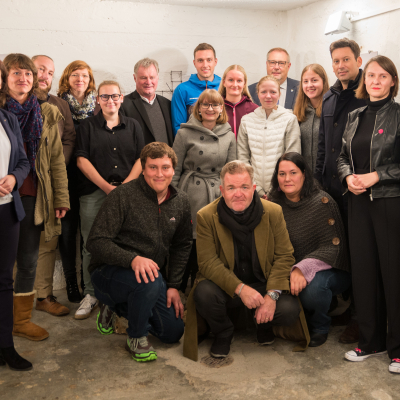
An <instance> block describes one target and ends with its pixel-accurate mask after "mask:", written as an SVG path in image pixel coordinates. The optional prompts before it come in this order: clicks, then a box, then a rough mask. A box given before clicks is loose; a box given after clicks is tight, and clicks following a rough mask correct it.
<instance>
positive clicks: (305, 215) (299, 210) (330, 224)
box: [275, 190, 350, 272]
mask: <svg viewBox="0 0 400 400" xmlns="http://www.w3.org/2000/svg"><path fill="white" fill-rule="evenodd" d="M275 202H276V203H278V204H279V205H280V206H281V207H282V211H283V215H284V217H285V221H286V227H287V230H288V232H289V237H290V241H291V242H292V245H293V248H294V257H295V259H296V264H297V263H299V262H300V261H302V260H304V259H306V258H314V259H317V260H321V261H323V262H325V263H326V264H328V265H330V266H331V267H333V268H338V269H341V270H343V271H347V272H350V266H349V258H348V249H347V241H346V236H345V231H344V227H343V222H342V220H341V217H340V213H339V208H338V206H337V204H336V203H335V201H334V200H333V199H332V197H330V196H329V194H328V193H325V192H324V191H322V190H319V191H318V192H316V193H314V194H312V195H311V196H310V197H307V198H303V199H301V200H300V201H298V202H291V201H290V200H288V199H287V198H286V196H285V195H284V194H283V193H282V194H281V195H280V197H279V198H278V199H277V200H276V201H275Z"/></svg>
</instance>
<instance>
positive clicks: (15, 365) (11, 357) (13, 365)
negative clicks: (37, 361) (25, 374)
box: [0, 346, 32, 371]
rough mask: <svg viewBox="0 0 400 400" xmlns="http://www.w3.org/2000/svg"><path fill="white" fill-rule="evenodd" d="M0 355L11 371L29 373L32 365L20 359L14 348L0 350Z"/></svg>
mask: <svg viewBox="0 0 400 400" xmlns="http://www.w3.org/2000/svg"><path fill="white" fill-rule="evenodd" d="M0 355H1V357H3V360H4V362H5V363H6V364H7V365H8V367H9V368H10V369H12V370H13V371H30V370H31V369H32V364H31V363H30V362H29V361H28V360H25V358H22V357H21V356H20V355H19V354H18V353H17V351H16V350H15V348H14V346H11V347H7V348H5V349H0Z"/></svg>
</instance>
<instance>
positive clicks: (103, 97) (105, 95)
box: [99, 93, 122, 101]
mask: <svg viewBox="0 0 400 400" xmlns="http://www.w3.org/2000/svg"><path fill="white" fill-rule="evenodd" d="M121 96H122V94H118V93H114V94H102V95H100V96H99V97H100V98H101V99H102V100H103V101H108V99H109V98H110V97H111V98H112V99H113V100H114V101H117V100H118V99H119V98H120V97H121Z"/></svg>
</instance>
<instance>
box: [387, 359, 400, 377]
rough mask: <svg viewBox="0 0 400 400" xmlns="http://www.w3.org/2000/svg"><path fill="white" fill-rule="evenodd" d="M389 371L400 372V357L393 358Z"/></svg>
mask: <svg viewBox="0 0 400 400" xmlns="http://www.w3.org/2000/svg"><path fill="white" fill-rule="evenodd" d="M389 371H390V372H394V373H395V374H400V358H393V359H392V362H391V363H390V365H389Z"/></svg>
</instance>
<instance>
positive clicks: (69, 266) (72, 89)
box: [57, 60, 100, 303]
mask: <svg viewBox="0 0 400 400" xmlns="http://www.w3.org/2000/svg"><path fill="white" fill-rule="evenodd" d="M57 95H58V97H61V98H62V99H64V100H65V101H66V102H67V103H68V105H69V108H70V110H71V115H72V121H73V123H74V126H75V130H77V128H78V126H79V124H80V123H81V122H82V121H84V120H85V119H86V118H89V117H92V116H93V115H95V114H96V113H97V112H98V111H99V110H100V107H99V105H98V104H97V103H96V85H95V81H94V77H93V71H92V69H91V68H90V66H89V65H88V64H87V63H86V62H84V61H81V60H76V61H73V62H71V63H70V64H69V65H67V67H66V68H65V69H64V71H63V73H62V75H61V78H60V82H59V89H58V92H57ZM67 175H68V191H69V196H70V202H71V210H70V211H69V212H68V213H67V215H66V218H64V219H63V222H62V224H63V226H62V234H61V236H60V237H59V238H58V246H59V250H60V255H61V260H62V266H63V270H64V276H65V281H66V283H67V295H68V300H69V301H70V302H73V303H79V302H80V301H82V295H81V293H80V291H79V287H78V281H77V277H76V233H77V231H78V226H79V194H78V190H77V188H78V182H79V178H78V167H77V166H76V158H75V156H74V158H73V159H71V161H70V163H69V164H68V166H67ZM82 286H83V285H82Z"/></svg>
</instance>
